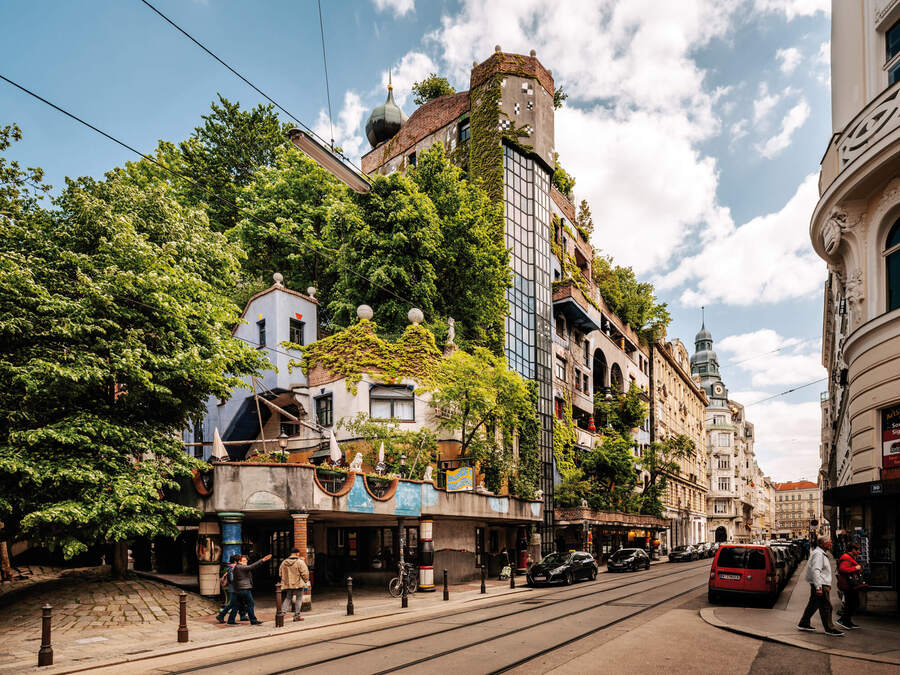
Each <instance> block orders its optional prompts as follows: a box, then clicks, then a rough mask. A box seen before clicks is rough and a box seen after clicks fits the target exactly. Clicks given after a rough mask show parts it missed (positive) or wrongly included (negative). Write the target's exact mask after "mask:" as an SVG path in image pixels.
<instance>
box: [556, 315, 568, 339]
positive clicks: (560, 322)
mask: <svg viewBox="0 0 900 675" xmlns="http://www.w3.org/2000/svg"><path fill="white" fill-rule="evenodd" d="M556 334H557V335H558V336H559V337H561V338H562V339H563V340H565V339H566V320H565V319H564V318H563V316H562V314H559V315H557V317H556Z"/></svg>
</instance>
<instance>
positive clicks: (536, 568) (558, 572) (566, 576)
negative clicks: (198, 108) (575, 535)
mask: <svg viewBox="0 0 900 675" xmlns="http://www.w3.org/2000/svg"><path fill="white" fill-rule="evenodd" d="M596 578H597V561H596V560H594V556H592V555H591V554H590V553H585V552H584V551H570V552H569V553H551V554H550V555H548V556H545V557H544V559H543V560H541V561H540V562H539V563H537V564H535V565H532V566H531V568H530V569H529V570H528V573H527V575H526V577H525V579H526V582H527V584H528V585H529V586H535V585H537V584H558V583H562V584H567V585H568V584H574V583H575V581H577V580H578V579H591V580H593V579H596Z"/></svg>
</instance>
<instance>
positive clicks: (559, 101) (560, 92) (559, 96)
mask: <svg viewBox="0 0 900 675" xmlns="http://www.w3.org/2000/svg"><path fill="white" fill-rule="evenodd" d="M567 98H569V95H568V94H567V93H566V92H565V90H564V89H563V87H562V85H559V86H558V87H557V88H556V89H554V90H553V107H554V108H556V109H557V110H559V109H560V108H562V106H563V103H565V101H566V99H567Z"/></svg>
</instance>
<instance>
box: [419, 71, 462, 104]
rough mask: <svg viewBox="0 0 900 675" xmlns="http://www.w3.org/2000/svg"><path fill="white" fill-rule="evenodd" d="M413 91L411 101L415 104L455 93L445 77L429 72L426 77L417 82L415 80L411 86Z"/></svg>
mask: <svg viewBox="0 0 900 675" xmlns="http://www.w3.org/2000/svg"><path fill="white" fill-rule="evenodd" d="M412 92H413V103H415V104H416V105H424V104H425V103H428V102H429V101H432V100H434V99H436V98H438V97H439V96H446V95H447V94H455V93H456V89H454V88H453V87H451V86H450V83H449V82H448V81H447V78H446V77H440V76H439V75H436V74H435V73H431V75H429V76H428V77H426V78H425V79H423V80H420V81H419V82H416V83H414V84H413V86H412Z"/></svg>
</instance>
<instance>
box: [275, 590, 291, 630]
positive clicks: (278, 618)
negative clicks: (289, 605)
mask: <svg viewBox="0 0 900 675" xmlns="http://www.w3.org/2000/svg"><path fill="white" fill-rule="evenodd" d="M288 592H289V593H290V591H288ZM275 628H284V611H283V610H282V609H281V584H275Z"/></svg>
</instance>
